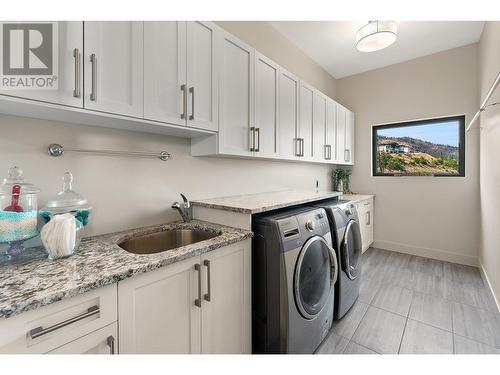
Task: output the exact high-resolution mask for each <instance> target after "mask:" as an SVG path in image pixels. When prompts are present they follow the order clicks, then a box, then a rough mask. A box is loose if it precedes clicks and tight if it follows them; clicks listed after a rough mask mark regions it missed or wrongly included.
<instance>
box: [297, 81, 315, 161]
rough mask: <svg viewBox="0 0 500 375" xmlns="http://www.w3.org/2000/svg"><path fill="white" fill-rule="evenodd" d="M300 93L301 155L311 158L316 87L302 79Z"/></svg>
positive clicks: (299, 134)
mask: <svg viewBox="0 0 500 375" xmlns="http://www.w3.org/2000/svg"><path fill="white" fill-rule="evenodd" d="M299 95H300V96H299V131H298V138H299V142H298V143H299V148H300V150H299V155H300V157H301V159H304V160H311V159H312V156H313V148H312V134H313V132H312V130H313V118H314V89H313V88H312V87H311V86H309V85H308V84H306V83H305V82H302V81H300V89H299Z"/></svg>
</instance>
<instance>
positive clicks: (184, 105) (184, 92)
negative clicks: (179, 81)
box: [181, 85, 187, 119]
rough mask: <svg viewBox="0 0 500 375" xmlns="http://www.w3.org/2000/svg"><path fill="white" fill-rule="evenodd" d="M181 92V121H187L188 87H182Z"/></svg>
mask: <svg viewBox="0 0 500 375" xmlns="http://www.w3.org/2000/svg"><path fill="white" fill-rule="evenodd" d="M181 91H182V113H181V119H185V118H186V116H187V89H186V85H181Z"/></svg>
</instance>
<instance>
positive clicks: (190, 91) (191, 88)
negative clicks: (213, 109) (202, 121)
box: [189, 86, 194, 120]
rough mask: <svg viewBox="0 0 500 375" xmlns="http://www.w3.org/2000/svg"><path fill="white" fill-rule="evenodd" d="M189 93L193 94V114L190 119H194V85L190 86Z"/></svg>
mask: <svg viewBox="0 0 500 375" xmlns="http://www.w3.org/2000/svg"><path fill="white" fill-rule="evenodd" d="M189 93H190V94H191V115H190V116H189V119H190V120H194V86H192V87H190V88H189Z"/></svg>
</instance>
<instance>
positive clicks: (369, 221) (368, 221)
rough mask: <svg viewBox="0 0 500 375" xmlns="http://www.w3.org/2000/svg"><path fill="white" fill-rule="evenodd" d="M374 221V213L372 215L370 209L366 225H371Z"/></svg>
mask: <svg viewBox="0 0 500 375" xmlns="http://www.w3.org/2000/svg"><path fill="white" fill-rule="evenodd" d="M371 222H372V215H371V211H368V212H367V215H366V225H370V224H371Z"/></svg>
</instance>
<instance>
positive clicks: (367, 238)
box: [356, 198, 373, 252]
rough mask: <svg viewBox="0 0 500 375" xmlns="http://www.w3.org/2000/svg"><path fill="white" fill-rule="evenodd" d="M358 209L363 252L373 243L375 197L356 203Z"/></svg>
mask: <svg viewBox="0 0 500 375" xmlns="http://www.w3.org/2000/svg"><path fill="white" fill-rule="evenodd" d="M356 209H357V211H358V217H359V227H360V232H361V240H362V243H363V252H365V251H366V250H368V248H369V247H370V246H371V244H372V243H373V198H370V199H366V200H363V201H360V202H358V203H356Z"/></svg>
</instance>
